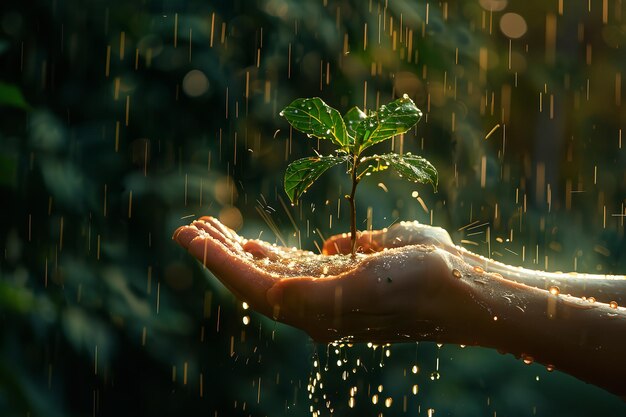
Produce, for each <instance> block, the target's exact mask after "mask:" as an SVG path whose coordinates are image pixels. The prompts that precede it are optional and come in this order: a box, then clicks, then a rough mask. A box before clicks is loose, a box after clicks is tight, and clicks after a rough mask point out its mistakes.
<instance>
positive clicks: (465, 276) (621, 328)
mask: <svg viewBox="0 0 626 417" xmlns="http://www.w3.org/2000/svg"><path fill="white" fill-rule="evenodd" d="M173 239H174V240H175V241H176V242H177V243H178V244H180V245H181V246H182V247H184V248H185V249H187V250H188V251H189V252H190V254H191V255H192V256H194V257H195V258H196V259H198V260H199V261H200V262H202V263H203V264H204V265H205V266H206V267H207V268H208V269H209V270H211V272H212V273H213V274H214V275H215V276H216V277H217V278H218V279H219V280H220V281H221V282H222V283H223V284H224V285H225V286H226V287H227V288H228V289H229V290H230V291H231V292H233V294H235V295H236V296H237V297H238V298H239V299H241V300H242V301H245V302H247V303H248V304H249V305H250V306H251V307H252V308H253V309H255V310H256V311H258V312H260V313H262V314H264V315H266V316H268V317H270V318H273V319H275V320H278V321H280V322H284V323H287V324H289V325H292V326H294V327H297V328H300V329H302V330H304V331H306V332H307V333H308V334H309V335H310V336H311V337H312V338H313V339H314V340H316V341H318V342H332V341H337V340H342V341H346V342H350V343H357V342H373V343H388V342H408V341H418V340H428V341H434V342H438V343H455V344H463V345H476V346H484V347H489V348H494V349H497V350H498V351H500V352H505V353H511V354H513V355H515V356H516V357H520V358H522V359H523V360H524V361H525V362H527V363H530V362H538V363H542V364H544V365H545V366H546V367H547V368H548V369H550V370H551V369H558V370H560V371H563V372H566V373H569V374H571V375H573V376H575V377H577V378H579V379H581V380H583V381H586V382H589V383H593V384H595V385H598V386H600V387H602V388H605V389H606V390H608V391H610V392H613V393H614V394H617V395H619V396H620V397H622V398H623V399H626V355H624V353H623V352H624V350H623V349H624V348H623V347H624V346H626V309H625V308H623V307H621V306H620V305H622V304H626V278H625V277H623V276H607V275H590V274H559V273H547V272H541V271H532V270H527V269H523V268H518V267H512V266H509V265H505V264H501V263H498V262H495V261H493V260H491V259H486V258H483V257H480V256H478V255H476V254H473V253H471V252H469V251H467V250H465V249H464V248H461V247H458V246H455V245H454V244H453V242H452V240H451V239H450V236H449V235H448V233H447V232H446V231H445V230H443V229H441V228H436V227H431V226H426V225H421V224H419V223H417V222H402V223H399V224H396V225H394V226H392V227H390V228H389V229H384V230H381V231H370V232H363V233H361V234H360V235H359V237H358V239H357V244H358V247H359V248H360V249H359V250H360V253H359V254H357V257H356V258H352V257H351V256H349V255H347V254H349V253H350V247H351V243H350V237H349V235H346V234H344V235H337V236H333V237H331V238H329V239H328V240H327V241H326V242H325V243H324V247H323V251H322V252H323V253H322V254H314V253H312V252H308V251H302V250H297V249H294V248H285V247H281V246H276V245H272V244H270V243H267V242H264V241H261V240H247V239H244V238H242V237H240V236H239V235H237V234H236V233H235V232H234V231H233V230H231V229H229V228H227V227H226V226H224V225H222V224H221V223H220V222H219V221H218V220H216V219H215V218H212V217H202V218H201V219H199V220H196V221H194V222H192V223H191V224H190V225H188V226H182V227H180V228H178V229H177V230H176V232H175V233H174V236H173Z"/></svg>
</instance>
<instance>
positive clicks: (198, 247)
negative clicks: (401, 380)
mask: <svg viewBox="0 0 626 417" xmlns="http://www.w3.org/2000/svg"><path fill="white" fill-rule="evenodd" d="M418 226H421V225H417V224H413V223H411V224H399V225H398V226H394V227H392V228H390V229H389V230H388V231H381V232H367V233H365V234H364V235H362V236H361V239H360V241H361V244H362V246H363V247H364V248H366V249H367V251H368V252H369V253H368V254H357V256H356V257H355V258H352V257H351V256H346V255H339V254H336V251H335V252H332V249H329V248H331V247H332V248H335V249H336V248H339V249H341V248H343V244H344V238H341V237H335V238H331V239H330V240H329V242H330V243H327V244H325V245H324V248H325V249H324V253H325V254H324V255H319V254H314V253H312V252H308V251H301V250H297V249H292V248H285V247H281V246H275V245H272V244H269V243H267V242H264V241H260V240H247V239H244V238H242V237H240V236H239V235H237V234H236V233H235V232H234V231H233V230H231V229H229V228H227V227H226V226H224V225H222V224H221V223H220V222H219V221H217V220H216V219H215V218H212V217H203V218H201V219H199V220H196V221H194V222H193V223H191V224H190V225H189V226H182V227H180V228H179V229H177V230H176V232H175V233H174V236H173V239H174V240H175V241H176V242H177V243H178V244H180V245H181V246H182V247H184V248H186V249H187V250H188V251H189V252H190V253H191V254H192V255H193V256H194V257H195V258H196V259H198V260H199V261H201V262H202V263H203V264H204V265H205V266H206V267H207V268H208V269H210V270H211V271H212V272H213V274H214V275H215V276H216V277H217V278H218V279H219V280H220V281H221V282H222V283H223V284H224V285H225V286H226V287H227V288H228V289H229V290H230V291H232V292H233V294H235V295H236V296H237V297H238V298H240V299H241V300H243V301H246V302H247V303H248V304H250V306H251V307H252V308H253V309H255V310H256V311H259V312H261V313H262V314H265V315H266V316H268V317H271V318H274V319H276V320H278V321H281V322H284V323H287V324H290V325H292V326H295V327H298V328H300V329H303V330H305V331H306V332H307V333H308V334H309V335H310V336H311V337H313V338H314V339H315V340H317V341H333V340H338V339H342V338H346V339H349V340H352V341H355V342H356V341H374V342H376V341H378V342H383V341H398V340H414V339H416V338H421V339H430V340H435V339H438V338H440V337H441V333H442V332H443V331H444V329H445V328H446V323H447V320H448V317H446V315H447V314H449V313H446V309H443V308H442V305H444V304H445V303H448V302H454V298H455V297H462V295H461V291H458V288H456V289H455V287H458V284H457V283H456V282H455V281H458V280H455V279H454V278H453V277H452V275H451V272H450V271H451V267H452V266H451V264H450V262H451V260H450V259H449V257H448V256H447V252H446V251H443V250H441V249H439V248H438V247H436V246H434V245H433V244H431V243H436V244H437V245H440V246H441V245H443V246H445V245H447V244H450V245H451V241H450V239H449V236H447V233H445V231H443V229H438V228H432V227H429V226H424V227H418ZM419 231H426V232H427V233H425V234H423V235H421V234H420V233H418V232H419ZM407 232H411V233H410V234H407ZM409 235H410V238H408V237H407V236H409ZM370 236H371V238H372V239H371V240H368V241H365V240H363V239H364V238H369V237H370ZM396 238H397V239H396ZM348 241H349V238H348ZM335 243H336V245H335ZM401 243H402V244H404V246H401V245H400V244H401ZM422 243H428V244H422ZM386 244H388V247H389V249H388V250H386V251H382V248H383V247H385V246H384V245H386ZM394 245H395V246H396V247H394ZM347 252H349V250H348V251H347ZM452 262H454V261H452ZM444 297H445V300H444V299H443V298H444Z"/></svg>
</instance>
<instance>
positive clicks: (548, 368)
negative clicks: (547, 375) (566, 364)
mask: <svg viewBox="0 0 626 417" xmlns="http://www.w3.org/2000/svg"><path fill="white" fill-rule="evenodd" d="M546 371H548V372H552V371H554V365H550V364H548V365H546Z"/></svg>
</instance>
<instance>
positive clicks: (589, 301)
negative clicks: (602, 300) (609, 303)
mask: <svg viewBox="0 0 626 417" xmlns="http://www.w3.org/2000/svg"><path fill="white" fill-rule="evenodd" d="M587 302H588V303H591V304H593V303H595V302H596V299H595V298H594V297H589V298H587Z"/></svg>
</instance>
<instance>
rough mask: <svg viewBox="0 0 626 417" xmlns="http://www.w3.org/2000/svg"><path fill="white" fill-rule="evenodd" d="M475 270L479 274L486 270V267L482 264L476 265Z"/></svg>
mask: <svg viewBox="0 0 626 417" xmlns="http://www.w3.org/2000/svg"><path fill="white" fill-rule="evenodd" d="M474 272H476V273H477V274H482V273H484V272H485V270H484V269H482V268H481V267H480V266H475V267H474Z"/></svg>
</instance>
